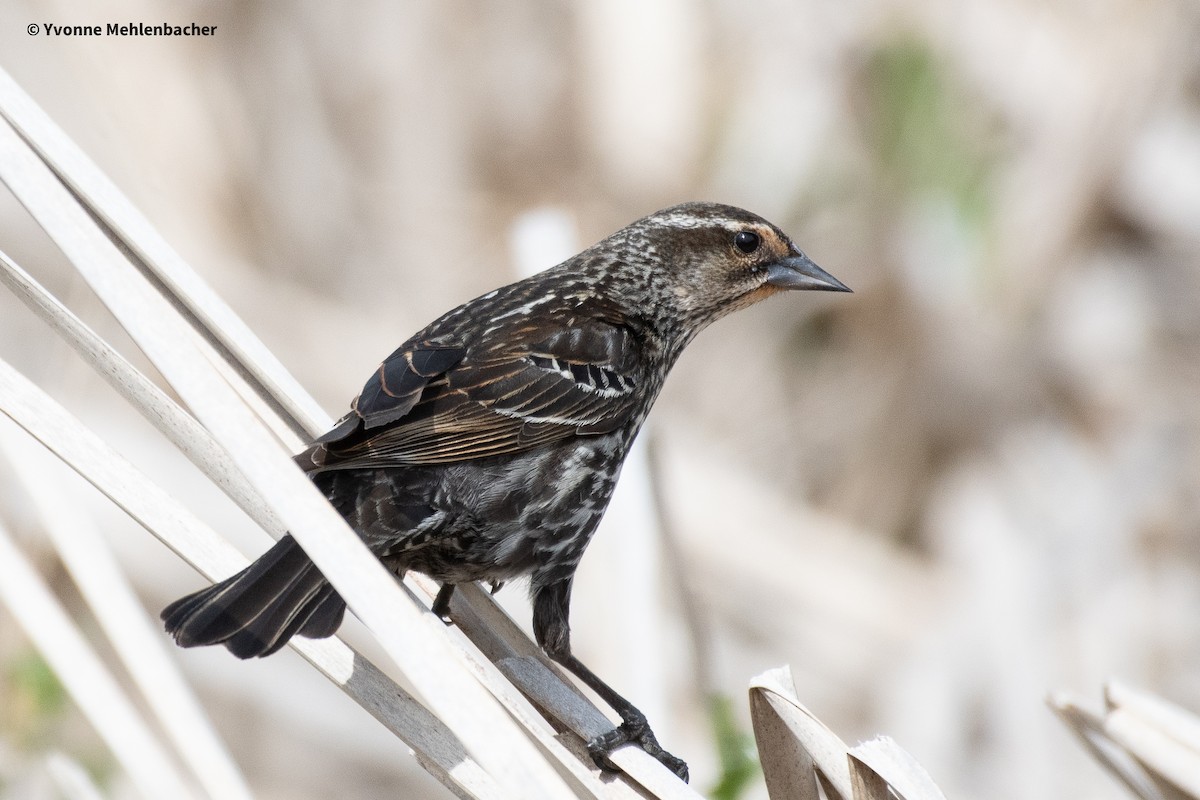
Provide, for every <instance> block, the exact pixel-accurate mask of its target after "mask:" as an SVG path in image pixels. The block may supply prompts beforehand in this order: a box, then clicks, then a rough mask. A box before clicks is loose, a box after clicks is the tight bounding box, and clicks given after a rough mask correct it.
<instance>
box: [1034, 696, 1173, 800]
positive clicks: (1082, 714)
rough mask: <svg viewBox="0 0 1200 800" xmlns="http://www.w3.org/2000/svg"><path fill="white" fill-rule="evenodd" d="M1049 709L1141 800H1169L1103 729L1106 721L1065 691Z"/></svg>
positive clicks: (1053, 698) (1053, 699) (1052, 698)
mask: <svg viewBox="0 0 1200 800" xmlns="http://www.w3.org/2000/svg"><path fill="white" fill-rule="evenodd" d="M1046 703H1047V705H1049V706H1050V710H1051V711H1053V712H1054V714H1055V716H1057V717H1058V718H1059V719H1060V720H1062V722H1063V724H1065V725H1066V726H1067V728H1068V729H1069V730H1070V731H1071V732H1072V733H1074V734H1075V736H1076V737H1078V739H1079V741H1080V742H1081V743H1082V744H1083V746H1084V749H1086V750H1087V751H1088V752H1089V753H1090V754H1091V755H1092V757H1093V758H1095V759H1096V760H1097V761H1098V762H1100V765H1101V766H1102V767H1104V768H1105V769H1106V770H1108V771H1109V773H1110V774H1112V776H1113V777H1115V778H1116V779H1117V780H1118V781H1120V782H1121V783H1122V784H1124V785H1125V787H1126V788H1127V789H1129V791H1130V792H1132V793H1133V795H1134V796H1135V797H1139V798H1141V800H1166V798H1164V796H1163V793H1162V792H1161V791H1159V789H1158V787H1157V786H1156V785H1155V783H1154V781H1153V780H1151V778H1150V776H1149V775H1148V774H1147V773H1146V770H1145V768H1144V767H1143V766H1142V765H1141V764H1140V763H1139V762H1138V761H1137V759H1135V758H1134V757H1133V756H1132V755H1130V753H1129V752H1128V751H1127V750H1126V749H1125V748H1124V747H1122V746H1121V745H1120V744H1119V743H1117V742H1116V741H1115V740H1113V738H1112V737H1111V736H1109V734H1108V733H1107V732H1106V731H1105V729H1104V719H1103V718H1102V717H1100V716H1098V715H1097V714H1095V713H1094V712H1092V711H1090V710H1088V709H1087V708H1085V707H1084V706H1083V705H1082V704H1081V703H1080V701H1079V700H1077V699H1076V698H1074V697H1071V696H1070V695H1068V694H1066V693H1064V692H1058V693H1055V694H1053V695H1051V696H1050V697H1048V698H1047V699H1046Z"/></svg>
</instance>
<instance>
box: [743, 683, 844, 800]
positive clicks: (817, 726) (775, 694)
mask: <svg viewBox="0 0 1200 800" xmlns="http://www.w3.org/2000/svg"><path fill="white" fill-rule="evenodd" d="M750 708H751V715H752V718H753V720H754V727H755V738H756V740H757V739H758V730H759V728H760V719H762V718H763V717H764V716H766V715H773V716H774V717H775V718H776V719H778V720H779V721H780V722H781V723H782V724H783V726H784V727H785V728H786V729H787V731H788V732H789V733H790V735H791V736H792V737H793V738H794V739H795V741H796V742H797V743H798V744H799V745H800V747H801V748H802V750H803V752H804V753H805V754H806V755H807V757H808V758H809V759H810V760H811V762H812V765H813V767H815V768H816V769H817V770H819V771H820V772H821V774H822V775H824V776H825V778H826V779H827V780H828V782H829V784H830V785H831V786H832V788H833V789H834V791H836V792H837V793H838V794H839V795H841V796H842V797H843V798H846V799H847V800H848V798H850V797H852V796H853V795H852V788H851V785H850V771H849V767H848V765H847V762H846V752H847V750H848V748H847V747H846V744H845V742H843V741H842V740H841V739H840V738H838V736H837V735H836V734H835V733H833V731H831V730H829V728H828V727H826V726H825V724H824V723H822V722H821V721H820V720H819V719H817V718H816V716H815V715H814V714H813V713H812V712H811V711H809V710H808V709H807V708H805V707H804V705H803V704H802V703H801V702H800V700H799V698H798V697H797V696H796V689H795V684H794V683H793V681H792V674H791V670H790V669H789V668H787V667H779V668H777V669H772V670H768V671H766V672H764V673H762V674H761V675H759V676H757V677H755V678H754V679H753V680H752V681H751V682H750ZM770 732H771V733H773V734H777V733H778V729H777V728H774V727H771V729H770ZM780 744H781V742H780V741H779V740H778V738H777V736H773V737H772V739H771V740H769V741H762V740H760V741H759V742H758V749H759V753H760V756H761V757H762V760H763V764H764V772H765V771H766V763H767V760H768V758H769V759H770V760H771V761H772V762H773V767H772V769H773V770H779V769H786V768H787V762H786V761H784V760H781V759H777V758H775V756H774V753H773V749H774V748H775V747H776V746H778V745H780ZM782 744H784V747H783V748H782V750H781V752H782V754H783V755H784V757H785V758H790V757H791V754H792V753H794V748H793V747H792V746H791V745H790V744H788V743H786V742H783V743H782ZM764 745H765V747H764ZM786 783H787V785H789V786H797V787H798V786H801V785H803V784H802V782H801V781H800V780H798V779H797V778H795V777H794V776H793V777H789V778H788V779H787V780H786Z"/></svg>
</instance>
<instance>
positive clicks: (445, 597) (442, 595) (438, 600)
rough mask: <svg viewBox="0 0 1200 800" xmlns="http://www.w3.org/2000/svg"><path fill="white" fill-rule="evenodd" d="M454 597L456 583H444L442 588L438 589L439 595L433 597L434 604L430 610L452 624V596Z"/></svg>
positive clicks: (443, 620)
mask: <svg viewBox="0 0 1200 800" xmlns="http://www.w3.org/2000/svg"><path fill="white" fill-rule="evenodd" d="M451 597H454V584H453V583H443V584H442V588H440V589H438V593H437V597H435V598H433V605H431V606H430V607H429V610H430V611H432V612H433V613H434V614H437V615H438V617H439V618H440V619H441V620H442V622H444V623H446V624H447V625H449V624H450V598H451Z"/></svg>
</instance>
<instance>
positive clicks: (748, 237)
mask: <svg viewBox="0 0 1200 800" xmlns="http://www.w3.org/2000/svg"><path fill="white" fill-rule="evenodd" d="M761 243H762V239H760V238H759V236H758V234H757V233H754V232H753V231H738V234H737V235H736V236H734V237H733V246H734V247H736V248H737V249H738V250H741V251H742V252H743V253H746V254H750V253H753V252H754V251H755V250H757V249H758V246H759V244H761Z"/></svg>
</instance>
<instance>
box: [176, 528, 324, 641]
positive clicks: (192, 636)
mask: <svg viewBox="0 0 1200 800" xmlns="http://www.w3.org/2000/svg"><path fill="white" fill-rule="evenodd" d="M345 610H346V604H345V602H344V601H343V600H342V598H341V596H340V595H338V593H337V592H336V591H334V589H333V587H332V586H331V585H329V583H328V582H326V580H325V577H324V576H323V575H322V574H321V573H320V572H319V571H318V570H317V568H316V566H315V565H314V564H313V563H312V562H311V561H309V559H308V556H307V555H305V553H304V550H302V549H301V548H300V545H298V544H297V543H296V540H295V539H293V538H292V537H291V536H285V537H283V538H282V539H280V540H279V541H278V542H276V543H275V546H274V547H272V548H271V549H270V550H268V551H267V552H266V553H264V554H263V555H262V557H261V558H259V559H258V560H257V561H255V562H254V563H253V564H251V565H250V566H248V567H246V568H245V569H244V570H242V571H241V572H239V573H238V574H236V575H234V576H233V577H231V578H227V579H225V580H223V581H221V582H220V583H217V584H214V585H212V586H210V587H208V588H207V589H201V590H200V591H198V592H196V593H195V594H190V595H188V596H186V597H182V598H180V599H179V600H176V601H175V602H174V603H171V605H169V606H167V607H166V608H164V609H163V611H162V615H161V616H162V619H163V622H164V623H166V628H167V632H168V633H170V634H171V635H172V636H174V637H175V641H176V642H178V643H179V645H180V646H181V647H198V646H201V645H209V644H224V645H225V646H226V647H228V648H229V651H230V652H231V653H233V654H234V655H235V656H237V657H238V658H251V657H252V656H267V655H270V654H271V653H274V652H275V651H276V650H278V649H279V648H281V647H283V646H284V645H285V644H287V642H288V640H289V639H291V638H292V636H294V635H296V634H297V633H302V634H303V635H305V636H308V637H311V638H324V637H326V636H331V635H332V634H333V632H334V631H336V630H337V628H338V625H339V624H340V623H341V621H342V615H343V614H344V613H345Z"/></svg>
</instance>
